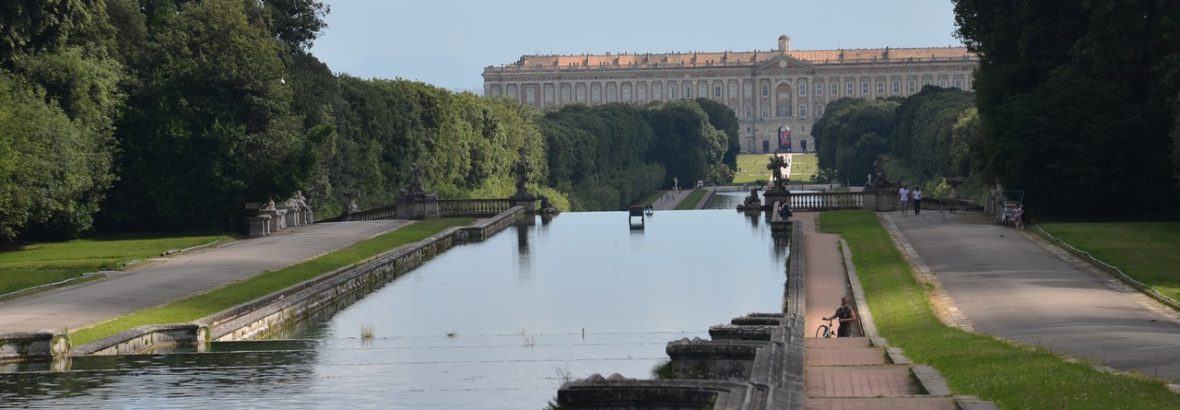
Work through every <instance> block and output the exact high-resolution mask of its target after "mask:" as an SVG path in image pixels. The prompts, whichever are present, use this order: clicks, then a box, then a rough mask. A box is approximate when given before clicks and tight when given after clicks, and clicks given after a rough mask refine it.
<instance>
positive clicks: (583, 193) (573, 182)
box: [541, 100, 737, 210]
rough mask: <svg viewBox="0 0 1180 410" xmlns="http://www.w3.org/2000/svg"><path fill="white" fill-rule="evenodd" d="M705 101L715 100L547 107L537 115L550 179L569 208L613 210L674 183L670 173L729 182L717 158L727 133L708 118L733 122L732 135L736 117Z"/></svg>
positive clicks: (686, 182) (683, 179)
mask: <svg viewBox="0 0 1180 410" xmlns="http://www.w3.org/2000/svg"><path fill="white" fill-rule="evenodd" d="M708 104H716V103H714V102H712V101H707V100H703V101H702V100H696V101H676V102H669V103H662V104H652V105H648V106H646V107H636V106H630V105H622V104H609V105H604V106H597V107H586V106H581V105H573V106H566V107H564V108H562V109H560V110H558V111H553V112H550V113H548V114H546V115H545V117H544V118H543V119H542V121H541V128H542V132H543V133H544V134H545V138H546V149H547V152H548V159H549V163H548V168H549V179H548V184H549V185H550V186H552V187H554V188H556V189H558V190H559V191H561V192H568V193H569V195H570V202H571V206H572V207H573V208H574V209H579V210H616V209H621V208H623V207H626V206H628V205H630V204H632V203H634V202H635V201H637V200H639V199H640V198H641V197H642V196H644V195H646V194H647V193H650V192H653V191H656V190H658V189H660V188H662V187H670V186H672V183H673V182H672V180H673V178H676V179H678V180H679V181H680V186H682V187H688V186H691V184H693V183H695V182H696V181H698V180H703V181H710V182H719V183H728V182H729V181H730V180H731V179H732V172H731V171H728V170H729V169H730V168H729V167H728V166H727V165H724V164H723V163H722V162H723V160H724V159H725V156H726V154H727V152H728V151H729V150H730V148H729V147H730V145H729V141H730V135H731V134H729V133H727V132H726V131H723V130H720V129H718V128H716V127H714V125H713V124H714V123H717V124H722V125H723V126H727V127H730V128H732V130H733V134H732V135H733V136H734V138H736V132H737V120H736V117H734V114H733V111H731V110H729V109H727V108H726V109H724V110H716V111H714V115H712V116H711V115H709V114H708V113H706V111H705V108H703V106H707V105H708ZM717 105H720V104H717ZM721 107H722V108H724V106H721ZM710 108H714V109H715V107H712V106H710ZM714 118H716V119H714ZM730 124H732V125H730ZM734 157H735V158H736V156H734Z"/></svg>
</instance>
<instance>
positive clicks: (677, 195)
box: [651, 189, 692, 211]
mask: <svg viewBox="0 0 1180 410" xmlns="http://www.w3.org/2000/svg"><path fill="white" fill-rule="evenodd" d="M691 193H692V190H691V189H681V190H680V191H679V192H677V191H664V195H661V196H660V199H657V200H656V201H655V202H652V203H651V206H652V208H655V210H657V211H668V210H672V209H676V205H677V204H679V203H680V201H683V200H684V198H687V197H688V194H691Z"/></svg>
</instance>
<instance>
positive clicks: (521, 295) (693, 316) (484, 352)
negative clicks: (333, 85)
mask: <svg viewBox="0 0 1180 410" xmlns="http://www.w3.org/2000/svg"><path fill="white" fill-rule="evenodd" d="M739 200H740V196H739ZM534 222H535V224H533V225H523V224H522V225H519V226H516V227H513V228H509V229H508V230H505V231H504V232H501V233H499V234H497V235H495V236H493V237H492V238H490V239H488V240H487V241H484V242H482V243H477V244H471V245H465V246H460V247H457V248H454V249H452V250H450V251H448V252H446V253H444V254H442V255H440V256H438V257H436V258H435V259H433V260H431V261H429V262H427V263H426V264H425V265H423V266H421V267H419V268H417V269H415V270H413V271H411V272H409V273H407V274H406V275H405V276H402V277H401V278H399V279H397V280H395V281H393V282H391V283H389V284H388V285H386V286H384V287H382V288H381V289H378V290H377V291H375V292H374V293H372V294H370V295H369V296H367V297H365V298H363V299H361V300H359V301H357V302H356V303H354V304H352V305H351V306H348V307H346V308H344V309H343V310H341V311H339V312H336V313H334V314H331V315H325V316H327V317H325V318H324V319H322V320H321V321H318V322H315V323H308V324H305V325H303V326H301V327H300V328H299V329H296V330H292V331H291V332H288V334H286V335H283V337H284V338H286V340H273V341H264V342H238V343H214V344H213V346H212V348H211V349H212V352H211V353H200V354H198V353H183V352H173V353H171V354H158V355H142V356H123V357H86V358H75V359H73V361H72V362H71V363H70V366H69V370H68V371H51V370H49V368H48V367H49V366H48V365H38V364H33V365H22V366H15V367H10V368H8V369H7V370H8V371H9V373H6V374H0V406H3V407H24V408H51V407H52V408H92V407H106V408H110V407H114V408H217V407H224V406H229V407H250V408H319V407H333V408H339V407H349V408H404V409H444V408H446V409H452V408H481V409H522V408H523V409H541V408H543V407H545V406H546V403H547V402H548V401H549V400H551V399H552V398H553V397H554V395H555V394H556V391H557V389H558V387H560V386H561V384H562V383H563V381H565V380H568V379H570V378H582V377H586V376H588V375H590V374H592V373H600V374H603V375H609V374H611V373H615V372H618V373H620V374H622V375H623V376H626V377H632V378H650V377H651V369H652V368H653V367H654V366H656V365H657V364H659V363H660V362H661V361H664V360H666V359H667V356H666V354H665V353H664V348H665V346H666V344H667V343H668V342H669V341H671V340H675V339H680V338H685V337H687V338H693V337H700V338H707V337H708V332H707V330H708V328H709V326H711V325H715V324H720V323H727V322H728V321H729V319H730V318H732V317H735V316H739V315H742V314H745V313H749V312H778V311H781V306H782V295H783V284H784V280H785V266H786V257H787V255H786V250H785V249H784V248H785V244H782V243H779V244H777V245H776V243H775V241H774V240H773V239H772V238H771V237H770V233H769V228H768V227H767V226H766V224H764V223H762V224H759V222H760V221H758V220H757V218H752V217H748V216H746V215H744V214H741V213H737V212H735V211H733V210H701V211H667V212H657V213H656V214H655V215H653V216H650V217H648V218H647V220H646V223H645V229H643V230H632V229H629V227H628V220H627V214H626V213H621V212H598V213H566V214H562V215H560V216H558V217H556V218H555V219H553V220H552V221H549V222H543V221H541V220H540V219H539V218H538V219H537V220H535V221H534ZM363 333H371V335H372V337H362V334H363Z"/></svg>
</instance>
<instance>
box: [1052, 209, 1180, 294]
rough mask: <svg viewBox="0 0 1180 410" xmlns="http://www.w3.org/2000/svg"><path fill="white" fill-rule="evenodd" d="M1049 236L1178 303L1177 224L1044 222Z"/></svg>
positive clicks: (1179, 236) (1179, 225)
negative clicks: (1116, 269) (1112, 266)
mask: <svg viewBox="0 0 1180 410" xmlns="http://www.w3.org/2000/svg"><path fill="white" fill-rule="evenodd" d="M1038 226H1040V227H1041V228H1044V229H1045V231H1046V232H1049V233H1050V234H1052V235H1053V236H1056V237H1057V238H1059V239H1061V240H1062V241H1065V242H1066V243H1068V244H1070V245H1073V247H1075V248H1078V249H1081V250H1083V251H1086V252H1089V253H1090V254H1091V255H1093V256H1094V257H1095V258H1098V259H1099V260H1101V261H1103V262H1106V263H1108V264H1111V265H1114V266H1116V267H1118V268H1119V269H1121V270H1122V271H1123V273H1126V274H1127V275H1128V276H1131V277H1132V278H1135V280H1138V281H1140V282H1142V283H1143V284H1145V285H1147V286H1149V287H1151V288H1152V289H1155V290H1156V291H1157V292H1159V293H1162V294H1164V295H1165V296H1168V297H1170V298H1172V300H1180V222H1104V223H1046V224H1040V225H1038Z"/></svg>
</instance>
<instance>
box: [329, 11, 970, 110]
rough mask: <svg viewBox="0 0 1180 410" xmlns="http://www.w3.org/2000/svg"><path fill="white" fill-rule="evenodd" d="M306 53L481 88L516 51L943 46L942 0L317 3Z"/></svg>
mask: <svg viewBox="0 0 1180 410" xmlns="http://www.w3.org/2000/svg"><path fill="white" fill-rule="evenodd" d="M324 3H327V4H329V5H330V6H331V8H332V12H331V13H330V14H329V15H328V16H327V18H326V20H327V23H328V28H327V29H326V30H324V32H323V33H321V36H320V38H319V39H318V40H316V42H315V46H314V48H313V50H312V51H313V52H314V53H315V55H316V56H318V57H319V58H320V60H323V61H324V62H325V63H327V64H328V66H329V67H331V68H332V71H335V72H337V73H348V74H352V75H355V76H358V77H363V78H369V77H379V78H397V77H401V78H407V79H414V80H420V81H424V82H427V83H430V84H434V85H437V86H440V87H444V88H448V89H452V90H472V91H478V92H482V89H483V79H482V78H481V77H480V73H481V72H482V71H483V68H484V67H486V66H488V65H501V64H508V63H512V62H514V61H516V60H517V59H519V58H520V56H521V55H524V54H537V53H541V54H551V53H557V54H582V53H595V54H601V53H606V52H612V53H620V52H636V53H643V52H652V53H658V52H670V51H693V50H697V51H725V50H732V51H748V50H755V49H757V50H770V49H773V48H775V47H776V46H777V38H778V36H779V35H780V34H784V33H785V34H787V35H788V36H790V37H791V48H792V49H795V50H806V49H835V48H874V47H887V46H888V47H942V46H950V45H956V46H957V45H960V44H961V43H960V42H959V41H958V40H957V39H955V38H954V36H953V32H954V29H955V24H954V14H953V12H952V9H953V6H952V4H951V2H950V0H828V1H822V0H820V1H798V0H777V1H775V0H734V1H716V0H714V1H700V0H678V1H671V0H652V1H642V0H629V1H628V0H594V1H558V0H503V1H474V0H422V1H405V0H324Z"/></svg>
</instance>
